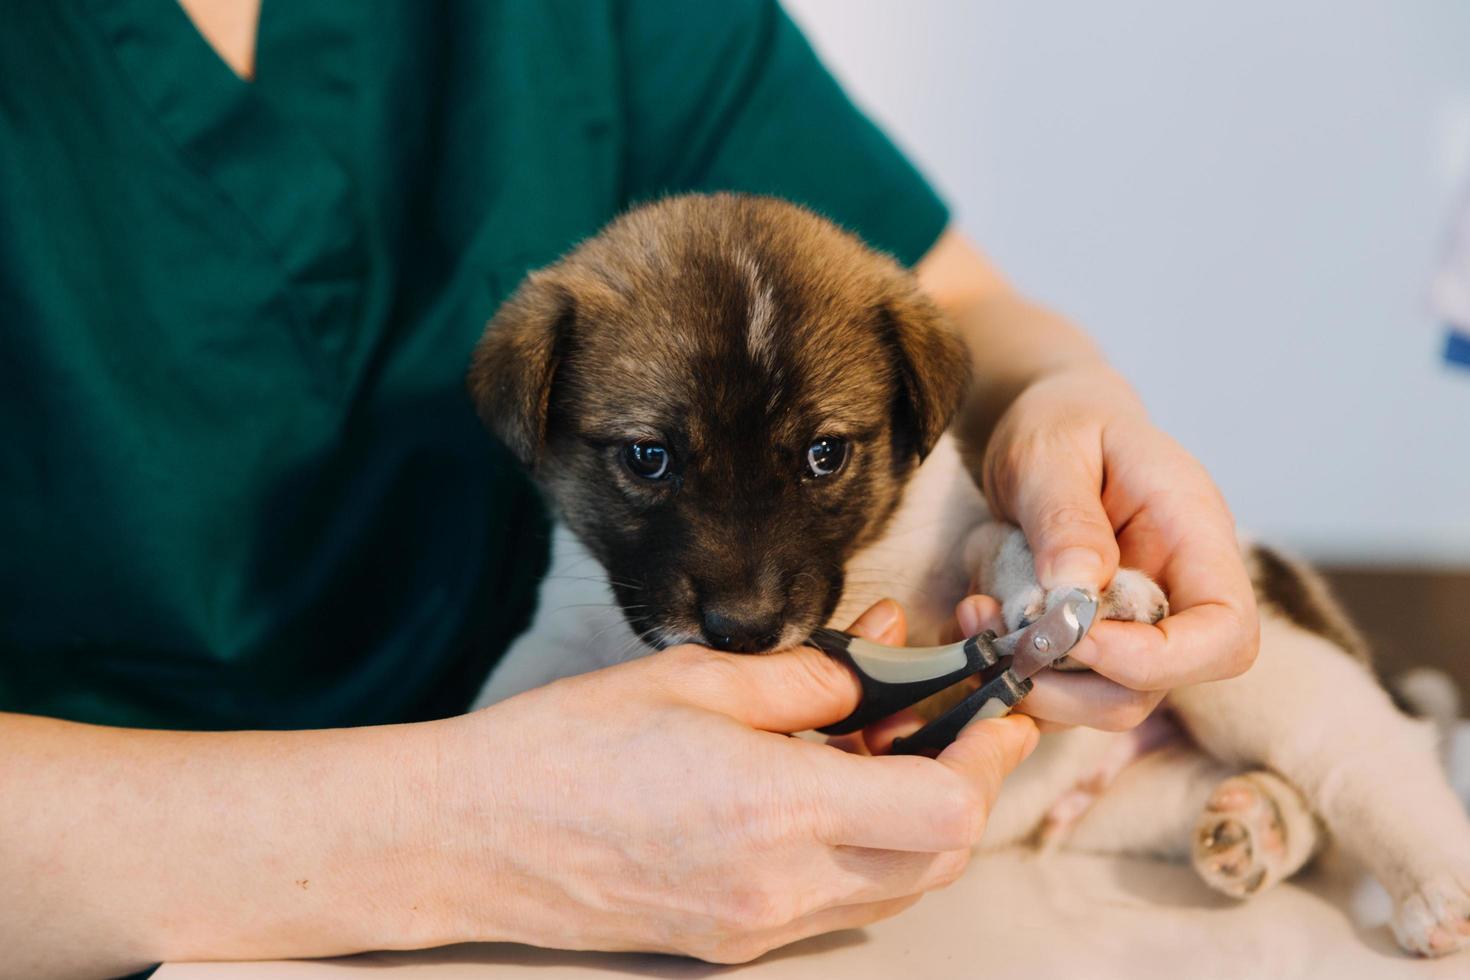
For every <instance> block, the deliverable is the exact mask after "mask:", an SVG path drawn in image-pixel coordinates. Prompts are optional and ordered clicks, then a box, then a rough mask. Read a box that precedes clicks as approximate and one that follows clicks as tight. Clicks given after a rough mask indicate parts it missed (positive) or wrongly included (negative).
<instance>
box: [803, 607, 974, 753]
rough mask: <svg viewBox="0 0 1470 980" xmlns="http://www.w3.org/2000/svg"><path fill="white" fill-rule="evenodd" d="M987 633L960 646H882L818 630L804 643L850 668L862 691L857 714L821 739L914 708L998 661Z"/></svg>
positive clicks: (830, 728)
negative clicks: (910, 707)
mask: <svg viewBox="0 0 1470 980" xmlns="http://www.w3.org/2000/svg"><path fill="white" fill-rule="evenodd" d="M994 640H995V633H994V632H993V631H990V630H987V631H985V632H984V633H981V634H979V635H977V636H972V637H970V638H969V639H968V640H965V641H964V642H963V643H951V644H950V645H948V646H942V647H886V646H883V645H882V644H879V643H873V642H872V641H870V640H864V639H862V638H861V637H857V636H853V635H852V634H850V633H844V632H842V631H841V630H832V629H819V630H817V631H816V632H815V633H813V634H812V637H811V639H810V640H808V641H807V642H808V643H809V644H810V645H812V646H814V647H816V648H817V649H818V650H821V651H823V652H824V653H826V654H828V655H829V656H832V657H835V658H837V659H838V660H841V661H842V662H843V663H845V664H847V665H848V666H849V667H851V668H852V670H853V672H854V673H855V674H857V677H858V680H859V682H861V684H862V686H863V694H862V699H861V700H860V701H859V702H858V706H857V709H856V710H855V711H853V713H852V714H850V715H848V716H847V717H846V718H844V719H842V720H841V721H839V722H836V723H835V724H831V725H828V726H827V727H825V728H822V729H819V730H820V731H821V732H822V733H823V734H824V735H846V734H848V733H850V732H855V731H858V730H859V729H861V728H865V727H866V726H868V725H871V724H872V723H873V722H875V721H878V720H879V719H881V718H887V717H888V716H889V715H891V714H893V713H895V712H897V711H901V710H903V709H904V708H907V707H909V706H910V705H914V704H918V703H919V702H920V701H922V700H924V699H925V698H927V697H928V696H929V695H931V694H937V693H939V692H940V691H942V690H944V689H945V688H947V687H950V686H951V685H953V684H955V683H958V682H959V681H961V680H963V679H964V678H966V677H969V676H971V675H974V674H978V673H980V672H981V671H982V670H985V669H986V668H987V667H991V666H994V665H995V664H996V663H997V662H999V659H1000V657H999V655H998V654H997V653H996V651H995V647H994V645H993V643H994Z"/></svg>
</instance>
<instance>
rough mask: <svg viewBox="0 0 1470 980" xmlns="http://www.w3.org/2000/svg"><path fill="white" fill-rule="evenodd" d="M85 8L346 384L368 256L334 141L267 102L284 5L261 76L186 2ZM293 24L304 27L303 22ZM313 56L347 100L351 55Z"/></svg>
mask: <svg viewBox="0 0 1470 980" xmlns="http://www.w3.org/2000/svg"><path fill="white" fill-rule="evenodd" d="M87 3H88V6H89V7H90V9H91V11H92V14H93V16H94V17H95V19H96V22H97V24H98V25H99V26H100V29H101V31H102V32H103V34H104V36H105V39H106V40H107V41H108V42H109V43H110V44H111V46H112V48H113V50H114V51H115V52H116V56H117V59H118V62H119V64H120V66H121V67H122V69H123V71H124V73H125V74H126V75H127V76H128V77H129V78H130V79H131V81H132V83H133V84H134V86H135V87H136V89H137V93H138V95H139V97H140V99H141V100H142V102H143V103H144V104H145V105H146V106H147V107H148V108H149V109H150V110H151V111H152V113H153V114H154V116H155V117H156V118H157V120H158V123H159V125H160V126H161V127H162V128H163V130H164V132H165V133H166V134H167V135H168V136H169V138H170V139H171V140H172V141H173V142H174V143H175V144H176V145H177V147H178V148H179V150H180V152H181V153H182V154H183V155H184V157H185V158H186V159H187V160H188V162H189V163H190V164H191V165H192V166H193V167H194V168H195V169H197V170H198V171H200V172H202V173H203V174H204V175H205V176H206V177H208V178H209V180H210V181H212V182H213V184H214V185H215V186H216V187H218V188H219V190H220V191H221V192H222V194H223V195H224V197H225V198H227V199H228V201H229V202H230V204H232V205H233V206H234V210H235V212H236V214H235V215H233V216H228V217H227V216H223V215H222V217H221V220H234V221H239V222H240V223H241V226H242V228H243V229H246V230H247V231H253V232H254V233H255V234H256V236H258V237H259V238H260V239H262V240H263V241H264V242H265V243H266V244H267V246H268V247H269V248H270V250H271V252H272V254H273V255H274V257H275V259H276V261H277V262H278V263H279V264H280V266H281V267H282V269H283V271H284V272H285V273H286V275H287V277H288V278H289V280H290V282H291V285H292V286H294V287H295V288H294V290H293V292H295V294H296V297H297V299H298V301H299V302H298V303H297V307H298V309H297V312H298V315H299V318H300V320H301V321H302V326H303V329H304V330H305V331H306V332H307V333H308V334H309V335H311V336H313V337H314V338H315V343H316V344H317V346H318V347H319V348H320V354H321V355H322V358H321V359H322V362H323V368H324V371H325V372H326V374H327V375H328V377H327V378H324V380H328V381H336V380H340V378H338V377H334V376H337V375H338V374H339V369H340V368H341V367H342V365H341V360H342V358H343V356H344V355H345V354H346V353H347V352H348V351H347V348H348V347H349V345H350V341H351V337H350V334H351V333H352V331H351V330H350V326H351V324H352V323H353V321H354V319H355V311H356V310H357V308H358V304H359V296H360V291H361V285H362V281H363V278H364V273H365V271H366V261H367V260H366V250H365V247H364V242H363V235H362V234H361V229H360V208H359V204H358V200H357V190H356V188H355V187H354V185H353V182H352V179H351V177H350V175H349V173H348V172H347V170H346V169H345V168H344V166H343V165H342V163H341V162H340V161H339V160H338V159H337V158H335V157H334V156H333V154H332V153H331V152H330V151H329V149H328V148H327V146H326V145H324V144H323V143H322V141H321V140H319V139H318V138H316V136H315V135H314V134H313V133H312V132H310V130H309V129H308V128H307V127H306V126H304V125H302V124H300V123H298V122H295V121H293V120H290V119H288V118H286V117H285V116H284V115H283V114H282V113H281V112H280V111H278V109H277V108H276V106H275V105H274V104H273V103H272V101H271V99H270V98H269V97H268V92H267V86H269V84H270V83H269V80H268V78H267V79H266V80H265V81H262V79H263V78H266V72H268V71H270V70H271V65H272V59H273V58H274V56H275V50H276V47H277V38H276V36H275V34H274V30H275V24H276V17H277V13H278V11H277V9H276V5H275V4H274V3H271V2H269V0H266V2H264V3H263V4H262V10H261V16H260V25H259V28H258V35H257V39H256V56H255V65H256V71H255V80H254V81H246V80H245V79H242V78H241V77H240V76H238V75H236V74H235V72H234V71H233V70H232V69H231V68H230V67H229V65H227V64H226V63H225V62H224V61H223V60H222V59H221V58H220V57H219V55H218V53H217V52H216V51H215V50H214V48H213V47H212V46H211V45H210V43H209V42H208V41H207V40H206V39H205V38H204V36H203V35H202V34H200V33H199V30H198V28H196V27H195V26H194V22H193V21H192V20H191V19H190V18H189V15H188V13H187V12H186V11H185V10H184V9H183V7H182V6H180V5H179V3H178V2H177V0H87ZM313 6H317V7H320V6H322V5H313ZM335 6H337V7H340V8H352V7H355V6H356V5H354V4H338V5H335ZM295 19H296V21H297V22H299V21H300V15H299V14H298V15H297V16H296V18H295ZM342 26H343V27H344V28H345V25H342ZM350 37H351V34H350V31H348V30H346V29H340V30H337V31H335V32H334V31H325V32H322V33H320V34H318V35H317V36H315V37H314V38H313V41H314V42H316V43H327V42H330V41H331V40H332V39H334V38H335V40H336V42H337V43H338V44H339V45H341V44H346V43H350ZM298 54H300V55H302V56H305V54H307V52H305V51H298ZM310 54H311V55H312V56H317V55H318V54H320V56H321V57H322V58H323V59H324V61H325V63H329V64H333V65H336V66H338V71H337V73H336V74H337V76H338V79H339V82H340V83H342V84H339V85H337V86H336V87H335V91H334V93H333V94H334V96H335V97H339V98H340V97H342V96H344V95H347V94H349V93H348V92H347V91H345V90H344V89H343V87H342V85H343V84H345V83H346V80H345V79H343V78H342V77H341V76H342V73H341V71H340V65H341V64H342V59H343V57H344V55H343V53H342V51H340V50H338V51H332V50H330V44H329V43H328V48H327V49H323V50H320V51H312V52H310ZM314 94H315V93H313V92H302V93H301V97H302V98H311V97H312V96H313V95H314Z"/></svg>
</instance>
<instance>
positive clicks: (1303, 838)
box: [470, 195, 1470, 955]
mask: <svg viewBox="0 0 1470 980" xmlns="http://www.w3.org/2000/svg"><path fill="white" fill-rule="evenodd" d="M967 363H968V360H967V357H966V352H965V351H964V350H963V348H962V346H961V345H960V344H959V343H958V342H957V341H956V340H955V339H954V338H953V337H952V336H951V335H950V334H949V332H948V329H947V327H946V325H945V323H944V321H943V319H942V317H941V316H940V315H939V313H938V311H937V310H936V309H935V308H934V306H933V305H932V304H930V303H929V301H928V300H926V299H925V298H924V297H923V296H922V295H921V294H920V292H919V290H918V287H917V285H916V284H915V282H914V281H913V279H912V278H911V277H910V276H909V275H908V274H907V273H906V272H904V271H903V270H902V269H900V268H899V267H898V266H897V265H896V264H895V263H893V262H892V261H890V260H888V259H886V258H884V257H882V256H879V255H876V254H874V253H873V252H872V251H870V250H868V249H866V248H864V247H863V246H862V244H861V243H860V242H858V241H857V240H856V239H854V238H853V237H851V236H849V235H847V234H844V233H843V232H841V231H839V230H838V229H836V228H834V227H833V226H831V225H830V224H829V223H827V222H825V221H823V220H822V219H820V218H818V217H817V216H815V215H813V214H810V213H808V212H805V211H803V210H801V209H799V208H796V207H793V206H791V205H789V204H783V203H781V202H778V201H773V200H768V199H761V198H742V197H733V196H728V195H716V196H713V197H686V198H676V199H671V200H668V201H664V202H661V203H658V204H654V205H650V206H647V207H644V208H641V209H639V210H636V211H634V212H631V213H630V214H628V215H626V216H624V217H623V218H621V219H619V220H618V221H616V222H614V223H613V224H612V225H611V226H610V227H609V228H608V229H607V230H606V231H605V232H603V233H602V234H601V235H599V236H597V237H596V238H593V239H591V240H589V241H588V242H587V243H585V244H584V245H582V246H581V247H580V248H578V249H577V250H576V251H574V252H572V253H571V254H570V255H568V256H567V257H566V258H564V259H563V260H561V261H560V262H558V263H556V264H555V265H553V266H551V267H550V268H548V269H545V270H542V271H540V272H537V273H534V274H532V275H531V277H530V278H529V279H528V280H527V281H526V283H525V284H524V285H523V286H522V287H521V289H520V290H519V291H518V292H517V293H516V294H515V295H514V296H513V297H512V298H511V299H510V301H509V302H508V303H507V304H506V305H505V307H504V308H503V309H502V310H501V311H500V312H499V313H498V314H497V315H496V317H495V320H494V322H493V323H492V324H491V326H490V329H489V331H488V332H487V334H486V337H485V340H484V341H483V343H482V344H481V346H480V348H479V350H478V351H477V353H476V356H475V360H474V365H473V368H472V370H471V374H470V387H471V391H472V393H473V395H474V397H475V399H476V401H477V402H478V404H479V407H480V411H481V412H482V414H483V416H484V418H485V420H486V422H487V423H488V424H489V425H490V427H491V428H492V429H493V430H494V431H495V432H496V433H497V434H499V436H500V437H501V438H502V439H503V440H504V441H505V442H506V443H507V444H508V445H509V446H511V447H512V448H513V449H514V450H515V451H516V452H517V454H519V456H520V457H521V459H522V460H524V461H525V462H526V464H527V465H528V466H530V467H531V468H532V470H533V471H534V473H535V475H536V477H537V479H538V481H539V482H540V483H541V485H542V487H543V488H545V490H546V491H547V493H548V494H549V496H550V497H551V500H552V503H553V504H554V506H555V508H556V510H557V511H558V514H559V517H560V518H561V520H562V522H563V523H562V526H561V527H559V528H558V530H557V532H556V538H555V542H554V546H553V551H552V565H551V571H550V574H549V575H548V577H547V579H546V581H545V582H544V583H543V585H542V591H541V603H540V607H539V608H538V609H537V612H536V618H535V621H534V622H533V623H532V625H531V627H530V629H529V630H528V631H527V632H526V633H525V634H524V635H523V636H522V637H520V638H519V639H518V640H517V641H516V643H515V644H514V646H513V647H512V648H511V649H510V650H509V651H508V652H507V654H506V656H505V658H504V659H503V660H502V662H501V663H500V665H499V666H498V667H497V668H496V671H495V673H494V675H493V676H492V677H491V679H490V681H489V683H488V685H487V686H486V688H485V690H484V692H482V694H481V697H480V703H482V704H483V703H488V702H492V701H497V700H500V699H502V698H505V697H509V696H511V695H513V694H516V693H518V692H520V691H523V690H526V689H528V688H531V687H535V686H539V685H541V684H545V683H547V682H549V681H551V680H554V679H556V678H557V677H560V676H565V675H567V674H573V673H580V672H583V671H587V670H592V669H594V668H597V667H600V666H604V665H607V664H610V663H614V662H617V661H618V660H620V659H624V658H626V657H628V656H634V655H637V654H639V653H642V652H646V651H647V650H648V648H649V647H654V648H657V647H661V646H667V645H669V644H673V643H679V642H685V641H700V642H705V643H708V644H710V645H712V646H716V647H720V648H722V649H726V650H735V651H749V652H754V651H760V650H767V649H771V648H775V647H780V646H786V645H790V644H794V643H798V642H801V641H802V640H804V639H805V638H806V637H807V636H808V635H809V633H810V631H811V629H812V628H813V627H815V626H817V625H820V624H823V623H826V622H829V621H835V622H837V623H841V622H845V621H848V620H850V619H851V618H853V617H855V616H856V615H857V613H858V612H859V611H860V610H861V609H862V608H863V607H864V606H865V605H866V604H867V603H868V602H870V601H871V600H872V599H875V598H877V597H878V596H879V595H888V596H892V597H893V598H895V599H897V600H898V601H899V602H900V603H901V604H902V605H903V606H904V608H905V609H906V610H907V611H908V613H909V625H910V630H909V636H910V642H911V643H914V644H916V645H917V644H923V643H928V642H935V641H936V640H937V639H938V638H939V633H940V631H941V630H944V629H947V628H948V627H949V626H950V624H951V623H952V610H953V608H954V602H955V601H956V600H957V599H959V598H960V597H961V595H963V593H964V591H965V590H966V587H967V585H969V584H971V583H974V584H975V586H976V587H977V590H978V591H981V592H985V593H987V594H989V595H992V596H995V597H996V598H997V599H998V600H1000V602H1001V605H1002V609H1003V613H1004V616H1005V619H1006V623H1007V626H1008V627H1009V628H1012V629H1014V628H1016V626H1017V625H1019V623H1020V622H1022V621H1023V620H1025V619H1027V618H1030V617H1033V616H1035V615H1038V614H1040V612H1041V611H1042V610H1044V609H1045V608H1046V606H1047V604H1048V603H1049V602H1051V601H1053V598H1054V595H1055V593H1053V594H1048V593H1047V592H1046V591H1045V590H1043V589H1042V588H1041V587H1040V586H1039V585H1038V584H1037V581H1036V574H1035V570H1034V568H1033V562H1032V558H1031V553H1030V549H1029V547H1028V546H1027V543H1026V540H1025V538H1024V536H1023V535H1022V534H1021V532H1020V530H1019V529H1017V528H1014V527H1011V526H1008V525H1005V524H1001V523H997V522H994V521H992V520H991V519H990V518H989V515H988V513H987V511H986V508H985V502H984V500H983V499H982V498H981V496H980V494H979V492H978V491H977V490H976V489H975V486H974V482H973V481H972V480H971V479H970V478H969V476H968V474H967V472H966V470H965V468H964V466H963V464H962V463H961V461H960V456H959V452H958V450H957V448H956V445H955V441H954V440H953V439H952V438H950V437H948V436H945V435H943V434H942V433H943V431H944V428H945V426H946V424H947V423H948V421H949V418H950V416H951V415H952V414H953V413H954V412H955V410H956V408H957V407H958V405H959V403H960V400H961V398H962V396H963V391H964V388H965V382H966V378H967V374H968V371H967ZM920 461H923V465H922V466H920V465H919V463H920ZM1245 558H1246V560H1247V563H1248V564H1249V565H1250V566H1251V568H1252V572H1253V578H1254V579H1255V581H1256V584H1257V588H1258V589H1259V590H1260V591H1261V595H1262V599H1263V601H1262V603H1261V607H1260V608H1261V652H1260V656H1259V658H1258V659H1257V661H1256V663H1255V665H1254V666H1253V667H1252V668H1251V669H1250V670H1249V671H1247V672H1246V673H1244V674H1242V675H1241V676H1239V677H1236V678H1232V679H1230V680H1227V681H1219V682H1216V683H1212V684H1201V685H1196V686H1194V687H1187V688H1181V689H1179V690H1176V691H1173V692H1171V693H1170V694H1169V696H1168V699H1167V701H1166V704H1167V706H1168V707H1169V709H1170V710H1171V712H1172V713H1173V714H1174V715H1175V716H1176V717H1177V718H1178V719H1179V720H1180V722H1181V723H1182V725H1183V727H1184V728H1185V729H1187V730H1188V732H1189V733H1190V735H1191V736H1192V738H1193V744H1190V745H1176V746H1174V747H1173V748H1171V749H1168V750H1166V751H1155V752H1152V753H1151V754H1150V755H1149V756H1148V757H1147V759H1145V760H1143V761H1141V762H1139V763H1138V764H1136V765H1131V766H1127V768H1126V771H1125V766H1124V764H1125V763H1127V762H1128V760H1129V759H1131V758H1132V757H1133V756H1134V755H1135V754H1136V750H1137V749H1138V742H1139V732H1138V730H1136V731H1135V732H1132V733H1110V732H1099V731H1093V730H1090V729H1075V730H1072V731H1067V732H1062V733H1058V734H1053V735H1048V736H1047V737H1046V738H1045V739H1043V740H1042V742H1041V744H1040V746H1039V747H1038V749H1037V750H1036V752H1035V753H1034V754H1033V755H1032V756H1031V757H1030V758H1029V759H1028V760H1027V761H1026V762H1025V763H1024V764H1023V765H1022V766H1021V767H1020V768H1019V769H1017V770H1016V772H1015V773H1014V774H1013V775H1012V776H1011V777H1010V779H1009V780H1008V781H1007V784H1006V792H1005V793H1004V794H1003V795H1002V796H1001V798H1000V799H999V801H998V802H997V805H996V806H995V808H994V810H993V811H992V812H991V813H990V814H989V818H988V821H987V826H986V841H987V843H988V844H991V845H999V844H1005V843H1008V842H1016V841H1021V840H1026V839H1031V838H1034V837H1035V836H1037V834H1038V831H1040V832H1041V835H1042V836H1044V837H1046V838H1047V839H1048V840H1050V841H1052V842H1060V843H1065V844H1066V845H1067V846H1072V847H1077V848H1081V849H1086V850H1094V851H1108V852H1120V851H1121V852H1134V853H1146V854H1153V855H1164V856H1173V857H1178V858H1182V859H1184V858H1187V859H1191V860H1192V861H1193V863H1194V866H1195V868H1196V869H1197V870H1198V872H1199V874H1200V876H1201V878H1202V879H1203V880H1204V881H1205V882H1206V883H1207V884H1209V885H1210V886H1211V887H1213V888H1215V889H1217V890H1218V891H1220V892H1223V893H1224V894H1227V895H1231V896H1235V897H1238V898H1244V897H1247V896H1250V895H1253V894H1258V893H1259V892H1261V891H1263V890H1265V889H1267V888H1270V887H1271V886H1272V885H1274V884H1276V883H1277V882H1279V881H1282V880H1284V879H1285V878H1287V877H1289V876H1290V875H1292V874H1294V873H1295V872H1296V871H1297V870H1298V869H1300V868H1301V867H1302V866H1303V865H1304V864H1305V863H1306V862H1307V861H1308V860H1310V859H1311V857H1312V856H1313V854H1315V853H1316V852H1317V851H1318V850H1319V849H1320V848H1321V847H1323V846H1325V843H1326V841H1327V840H1328V839H1329V837H1330V839H1332V840H1333V841H1335V842H1336V843H1337V844H1339V845H1340V846H1341V847H1342V848H1343V849H1344V850H1346V851H1348V852H1350V853H1351V854H1352V855H1353V856H1355V857H1356V858H1357V859H1359V860H1361V861H1362V862H1364V863H1365V864H1366V865H1367V866H1368V867H1369V868H1370V870H1371V871H1372V872H1373V874H1374V875H1375V876H1376V877H1377V878H1378V880H1379V881H1380V882H1382V884H1383V885H1384V886H1385V887H1386V888H1387V889H1388V891H1389V892H1390V894H1391V895H1392V896H1393V899H1394V903H1395V911H1394V919H1393V927H1394V931H1395V934H1396V935H1397V936H1398V939H1399V941H1400V943H1402V944H1403V945H1404V947H1405V948H1407V949H1410V950H1413V951H1416V952H1420V953H1425V954H1433V955H1437V954H1442V953H1447V952H1450V951H1453V950H1455V949H1457V948H1460V947H1461V946H1464V945H1466V944H1467V943H1470V820H1467V818H1466V814H1465V812H1464V809H1463V807H1462V806H1461V804H1460V803H1459V801H1458V800H1457V799H1456V798H1455V796H1454V794H1453V792H1452V791H1451V789H1450V787H1449V786H1448V784H1447V783H1446V781H1445V779H1444V775H1443V773H1442V771H1441V770H1440V768H1439V764H1438V760H1437V758H1436V756H1435V752H1434V746H1433V738H1434V733H1433V731H1432V730H1431V727H1430V726H1428V725H1424V724H1420V723H1417V722H1415V721H1413V720H1411V719H1410V718H1408V717H1407V716H1405V715H1404V714H1403V713H1401V712H1400V711H1398V710H1396V709H1395V708H1394V706H1393V705H1392V704H1391V703H1390V700H1389V698H1388V696H1387V694H1386V693H1385V692H1384V690H1383V689H1382V687H1381V686H1379V685H1378V683H1377V682H1376V680H1375V678H1374V677H1373V675H1372V673H1371V671H1370V670H1369V669H1368V668H1367V666H1366V664H1365V662H1364V658H1363V645H1362V643H1361V641H1359V640H1358V639H1357V638H1356V635H1355V634H1354V633H1353V632H1352V629H1351V626H1350V625H1349V624H1348V623H1347V620H1346V618H1345V617H1344V616H1343V615H1342V614H1341V612H1340V611H1339V610H1338V609H1337V608H1336V606H1335V605H1334V604H1333V602H1332V600H1331V598H1330V596H1329V595H1328V594H1327V592H1326V590H1325V589H1324V588H1323V587H1322V586H1321V585H1320V583H1319V582H1317V581H1316V580H1315V579H1314V578H1313V576H1312V575H1311V573H1310V572H1309V571H1308V570H1306V569H1305V568H1304V567H1301V566H1299V565H1297V564H1295V563H1293V562H1290V561H1286V560H1283V559H1281V558H1280V557H1278V556H1276V555H1275V554H1274V553H1273V552H1270V551H1266V550H1262V549H1248V550H1247V552H1246V554H1245ZM596 563H600V564H601V565H602V566H603V570H604V571H605V572H606V575H605V576H604V575H600V574H599V573H598V569H597V567H596ZM1166 611H1167V602H1166V600H1165V597H1164V595H1163V593H1162V592H1161V591H1160V590H1159V589H1158V587H1157V585H1155V584H1154V583H1153V582H1152V581H1151V580H1150V579H1149V578H1148V577H1147V576H1146V575H1144V574H1142V573H1141V572H1138V571H1135V570H1129V569H1121V570H1119V572H1118V574H1117V575H1116V576H1115V578H1114V580H1113V582H1112V583H1111V584H1110V586H1109V587H1108V590H1107V593H1106V595H1105V596H1104V604H1103V614H1104V615H1106V616H1108V617H1109V618H1114V619H1129V620H1138V621H1143V622H1154V621H1156V620H1157V619H1159V618H1160V617H1161V616H1163V615H1165V613H1166ZM1114 777H1116V781H1114Z"/></svg>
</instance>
